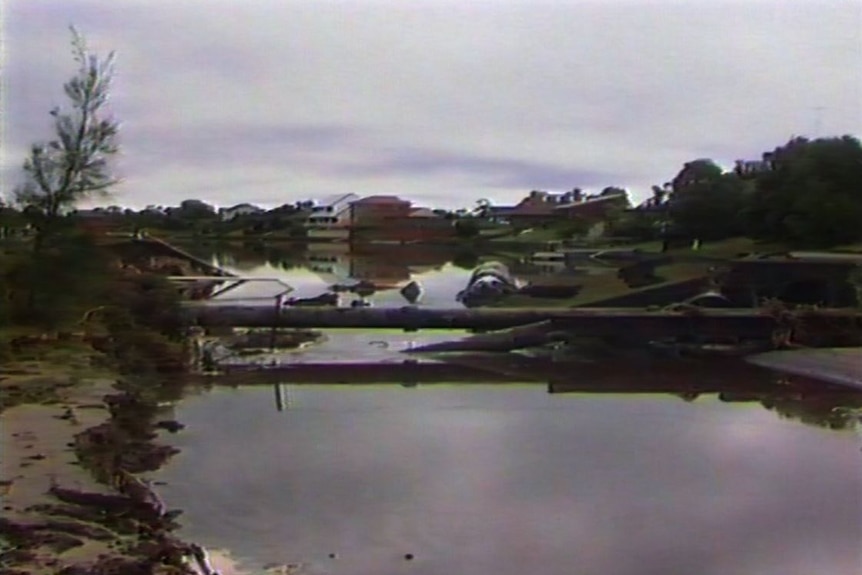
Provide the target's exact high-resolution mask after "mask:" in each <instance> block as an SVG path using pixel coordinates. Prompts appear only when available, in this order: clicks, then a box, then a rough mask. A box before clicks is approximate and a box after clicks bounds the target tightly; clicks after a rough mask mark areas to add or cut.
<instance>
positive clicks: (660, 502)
mask: <svg viewBox="0 0 862 575" xmlns="http://www.w3.org/2000/svg"><path fill="white" fill-rule="evenodd" d="M270 267H271V266H270ZM451 267H452V266H450V267H447V266H446V265H444V266H443V267H442V268H441V269H440V270H437V271H433V272H430V273H431V274H432V275H429V276H427V277H426V279H428V278H435V277H436V278H438V280H437V281H440V284H441V285H448V284H449V283H458V282H456V281H455V280H456V279H459V278H460V275H459V278H454V279H453V278H452V277H451V276H445V275H443V276H440V275H437V276H434V275H433V274H434V273H436V274H446V273H448V272H447V270H449V269H450V268H451ZM249 271H254V270H249ZM249 271H246V272H244V273H249ZM272 271H273V270H272V269H264V270H261V269H257V270H256V272H259V273H261V275H267V274H271V273H272ZM461 271H464V270H461ZM426 273H429V272H426ZM455 273H460V272H455ZM467 273H469V272H466V271H465V274H464V275H466V274H467ZM302 274H307V271H305V270H298V271H297V272H295V274H294V275H293V276H291V280H289V281H292V282H293V281H295V280H296V278H298V277H305V276H303V275H302ZM441 277H442V278H446V279H445V281H443V280H440V279H439V278H441ZM324 283H326V282H324ZM328 283H331V282H328ZM306 287H308V284H306ZM318 287H320V286H319V285H318V284H311V287H310V288H309V289H310V290H311V291H314V290H316V289H317V288H318ZM461 287H463V285H458V286H456V290H455V291H457V289H461ZM300 288H301V286H300ZM300 288H298V289H300ZM301 289H304V288H301ZM426 289H427V287H426ZM439 294H440V292H437V295H439ZM302 295H303V296H305V295H315V294H313V293H308V294H302ZM441 299H448V295H444V296H441ZM442 337H446V335H445V334H436V335H426V334H424V333H423V334H392V333H389V334H385V335H379V334H362V333H359V332H353V333H346V332H334V333H332V334H330V339H329V341H328V342H326V343H325V344H323V346H321V347H320V348H319V349H317V350H314V351H312V352H310V354H311V355H309V356H307V357H306V358H305V359H304V360H303V361H306V362H308V361H313V362H331V361H350V360H352V361H365V362H368V361H377V362H395V361H396V359H403V357H404V356H403V355H398V352H399V350H401V349H404V348H405V347H409V346H410V345H412V343H413V342H415V341H423V342H424V341H428V339H429V338H431V339H433V340H439V339H441V338H442ZM448 337H452V336H451V334H448ZM380 341H386V345H380V343H379V342H380ZM375 342H376V343H375ZM343 369H344V373H345V379H349V377H350V373H351V365H350V364H345V365H344V366H343ZM660 369H661V368H660V367H659V366H656V367H655V372H652V371H650V369H645V370H644V371H643V372H642V373H641V374H640V378H639V381H638V382H637V383H638V384H639V385H640V387H641V389H644V388H649V385H648V384H649V382H650V381H651V380H652V379H653V376H654V377H655V380H656V381H658V380H659V379H661V377H660ZM613 370H614V366H613V365H609V366H608V371H610V372H613ZM585 373H586V372H585ZM590 373H595V371H594V370H593V371H591V372H590ZM762 373H766V372H762ZM561 377H562V378H563V379H562V380H563V381H566V382H571V383H572V385H573V386H574V390H576V391H577V389H580V388H579V387H578V386H579V385H580V386H582V387H583V386H585V387H589V385H588V384H589V383H590V382H588V381H583V378H579V377H578V370H577V368H569V371H568V372H566V373H565V374H563V375H562V376H561ZM585 377H587V376H585ZM589 377H593V376H592V375H590V376H589ZM691 377H692V378H695V377H696V376H694V375H692V376H691ZM732 377H733V376H731V375H728V380H730V379H731V378H732ZM769 378H772V376H771V375H770V376H769ZM511 379H512V377H508V378H504V377H502V376H501V378H500V380H501V383H473V382H471V381H461V382H458V381H452V382H448V383H438V384H434V383H428V384H424V383H420V384H419V385H418V386H414V387H406V386H402V385H398V384H397V383H390V384H378V385H363V386H347V385H309V384H303V385H297V384H290V383H286V384H284V385H283V386H281V388H280V390H279V391H280V392H281V394H282V396H283V400H284V404H283V406H282V407H283V408H282V409H281V410H279V409H278V408H277V401H276V391H275V389H274V386H272V385H267V386H247V387H236V388H232V387H224V386H223V387H214V388H212V389H210V390H208V391H205V392H203V393H200V394H196V395H193V396H190V397H187V398H186V399H184V400H183V401H182V402H181V403H180V404H179V405H177V406H176V410H175V417H176V419H177V420H179V421H181V422H182V423H184V424H185V425H186V426H187V427H186V429H184V430H183V431H182V432H180V433H179V434H177V435H176V436H171V437H170V440H171V442H172V443H173V444H175V445H177V446H178V447H179V448H180V449H181V450H182V451H181V453H180V454H179V455H177V456H176V457H175V458H174V459H173V460H172V462H171V463H170V464H169V465H168V466H166V467H165V468H164V469H163V470H162V471H161V472H160V473H159V474H158V477H156V478H157V479H159V480H161V481H164V482H165V485H163V486H162V487H160V488H159V489H160V493H161V494H162V495H163V497H164V498H165V500H166V502H167V503H168V505H169V506H170V507H173V508H180V509H182V510H183V511H184V513H183V515H182V516H181V517H180V521H181V522H182V524H183V529H182V531H181V532H180V535H181V536H183V537H186V538H188V539H190V540H193V541H196V542H198V543H200V544H202V545H204V546H206V547H207V548H209V549H223V550H228V551H229V553H230V556H231V557H232V558H233V559H234V560H235V561H236V562H237V565H238V568H239V569H240V570H241V572H245V573H253V572H259V571H260V570H261V569H263V568H264V566H266V565H268V564H297V565H299V567H298V569H297V570H296V571H295V572H296V573H331V574H350V575H372V574H373V575H386V574H390V573H392V574H402V573H403V574H423V575H437V574H439V575H451V574H454V573H464V574H467V573H469V574H486V573H487V574H494V575H523V574H524V573H541V574H549V575H555V574H560V575H563V574H565V575H571V574H573V573H577V574H579V575H591V574H596V575H599V574H600V575H608V574H612V575H629V574H631V575H642V574H653V573H654V574H657V575H658V574H661V575H666V574H669V575H675V574H680V575H685V574H691V573H697V574H701V575H710V574H715V575H719V574H720V575H725V574H754V573H756V574H758V575H793V574H799V575H809V574H812V573H824V574H827V573H828V574H830V575H856V574H858V573H862V547H860V541H862V453H860V446H862V440H860V437H859V436H858V435H857V433H856V432H855V431H854V429H853V427H854V426H852V425H850V426H847V427H846V428H845V429H838V430H836V429H829V428H828V427H827V426H824V425H818V424H817V421H816V420H817V417H819V416H815V417H808V418H806V417H805V415H804V414H803V415H800V411H801V412H805V411H806V409H808V407H807V405H806V403H805V401H803V400H798V398H796V399H787V397H784V396H782V397H783V399H776V398H774V397H771V396H768V394H767V397H764V396H763V394H762V393H761V394H760V395H759V396H758V397H756V398H754V399H751V400H747V401H729V400H727V398H724V400H720V399H719V398H718V397H717V396H716V394H703V395H700V396H699V397H697V398H694V396H693V395H692V396H689V397H688V400H687V401H686V400H684V399H682V398H681V397H678V396H677V395H685V394H683V393H680V394H677V395H672V394H656V393H639V394H621V393H616V394H607V393H605V394H602V393H583V392H580V393H554V394H551V393H549V386H548V385H544V384H541V383H523V384H519V383H511V381H510V380H511ZM505 380H509V382H508V383H502V382H503V381H505ZM710 381H711V383H710V385H718V386H719V387H721V385H722V381H721V376H720V375H717V376H714V377H713V378H712V379H711V380H710ZM716 381H717V383H716ZM688 383H690V384H691V385H692V386H694V387H696V386H697V384H698V381H695V380H694V379H692V381H690V382H687V381H686V380H685V376H683V377H682V378H681V380H680V382H679V387H680V389H681V390H683V391H684V390H685V389H686V386H687V384H688ZM727 383H728V385H729V386H732V387H734V389H736V390H737V391H738V389H739V386H740V382H739V381H728V382H727ZM743 387H744V385H743ZM780 393H784V392H780ZM739 395H740V394H739V393H737V397H738V396H739ZM742 395H745V394H742ZM785 395H787V394H785ZM791 395H792V394H791ZM788 397H789V396H788ZM853 401H854V402H856V403H853V402H850V403H853V405H855V406H858V405H862V403H859V401H858V397H855V398H853ZM836 405H837V406H838V407H839V408H840V406H841V402H840V401H838V403H836ZM767 408H770V409H767ZM811 409H812V410H813V411H817V412H818V413H820V414H822V413H831V412H833V411H834V409H833V408H832V407H831V404H828V405H827V406H826V408H825V410H824V408H823V402H822V401H820V402H819V404H818V406H817V409H814V407H811ZM804 420H805V421H804ZM408 557H410V558H409V559H408Z"/></svg>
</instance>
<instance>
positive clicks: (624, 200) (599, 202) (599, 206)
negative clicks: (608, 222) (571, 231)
mask: <svg viewBox="0 0 862 575" xmlns="http://www.w3.org/2000/svg"><path fill="white" fill-rule="evenodd" d="M628 205H629V200H628V197H627V195H626V193H625V192H619V193H612V194H597V195H593V196H586V197H584V198H583V199H581V201H578V202H571V203H568V204H562V205H559V206H556V207H555V208H554V212H555V213H559V214H563V215H564V216H565V217H567V218H580V219H584V220H587V221H591V222H599V221H602V220H604V219H605V218H607V217H608V216H609V215H610V213H611V212H613V211H614V210H619V209H626V208H627V207H628Z"/></svg>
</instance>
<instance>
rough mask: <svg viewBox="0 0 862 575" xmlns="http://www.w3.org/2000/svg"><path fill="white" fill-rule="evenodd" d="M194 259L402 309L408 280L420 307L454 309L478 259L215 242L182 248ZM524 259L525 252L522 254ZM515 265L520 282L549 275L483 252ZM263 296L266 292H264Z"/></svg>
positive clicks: (444, 251)
mask: <svg viewBox="0 0 862 575" xmlns="http://www.w3.org/2000/svg"><path fill="white" fill-rule="evenodd" d="M183 247H184V248H185V249H188V250H189V251H191V252H193V253H194V254H195V255H197V256H198V257H201V258H204V259H207V260H211V261H213V262H214V263H215V264H216V265H219V266H221V267H224V268H226V269H229V270H231V271H233V272H235V273H238V274H240V275H243V276H260V277H278V278H280V279H282V280H284V281H286V282H287V283H289V284H290V285H291V286H293V287H294V288H296V289H295V292H293V294H292V295H294V296H295V297H300V298H307V297H315V296H318V295H320V294H321V293H323V292H326V291H328V290H330V289H332V288H336V290H340V289H342V288H343V287H345V286H355V285H357V284H360V285H362V286H367V287H370V288H371V289H370V292H368V294H362V295H371V294H373V297H371V298H370V300H371V302H372V303H373V304H374V305H384V306H386V305H398V306H400V305H405V304H406V303H408V302H409V298H408V299H407V300H405V297H403V296H402V295H401V294H400V293H399V290H401V289H403V288H404V287H405V286H407V285H408V284H409V283H410V282H411V281H414V280H415V281H418V282H419V285H420V286H421V287H422V288H423V292H424V296H423V299H422V302H421V303H422V305H423V306H430V307H452V306H457V305H458V304H457V302H456V298H455V296H456V295H457V293H458V292H459V291H460V290H462V289H463V288H464V286H465V285H466V283H467V280H468V278H469V275H470V273H471V271H472V270H473V269H474V268H475V267H476V266H477V265H478V264H479V263H480V256H479V254H477V253H473V252H470V251H467V250H465V249H464V248H458V247H447V246H420V245H364V246H354V247H352V248H351V246H349V245H347V244H342V243H330V244H325V243H324V244H307V245H300V244H286V245H284V246H262V245H260V246H252V245H244V244H218V245H197V246H183ZM525 255H526V254H525ZM483 257H485V258H494V259H499V260H501V261H505V262H511V263H512V265H516V267H517V269H518V270H519V273H520V274H522V275H523V276H524V277H525V278H532V279H535V278H536V277H539V276H540V275H542V274H546V273H549V272H547V271H542V269H541V268H539V267H535V266H529V265H526V264H523V263H517V262H518V261H519V259H520V257H521V256H515V255H508V256H506V255H503V256H500V255H494V254H485V255H484V256H483ZM267 289H269V288H267V287H266V286H261V285H260V284H256V285H255V284H248V285H245V286H243V287H242V288H241V289H240V290H235V291H234V292H233V293H231V298H232V299H233V300H236V299H245V298H256V297H262V291H266V290H267ZM267 293H268V292H267Z"/></svg>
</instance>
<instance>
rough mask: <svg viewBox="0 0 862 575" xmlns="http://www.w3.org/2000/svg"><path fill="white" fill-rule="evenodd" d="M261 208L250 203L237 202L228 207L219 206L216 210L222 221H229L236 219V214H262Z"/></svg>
mask: <svg viewBox="0 0 862 575" xmlns="http://www.w3.org/2000/svg"><path fill="white" fill-rule="evenodd" d="M265 211H266V210H264V209H263V208H259V207H257V206H253V205H251V204H237V205H235V206H233V207H230V208H221V209H220V210H219V211H218V214H219V217H220V218H221V220H222V221H223V222H229V221H231V220H233V219H236V218H237V217H238V216H247V215H252V214H262V213H263V212H265Z"/></svg>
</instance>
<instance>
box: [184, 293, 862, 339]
mask: <svg viewBox="0 0 862 575" xmlns="http://www.w3.org/2000/svg"><path fill="white" fill-rule="evenodd" d="M184 314H185V319H186V320H187V321H188V322H189V323H191V324H197V325H200V326H203V327H217V326H231V327H250V328H255V327H258V328H259V327H285V328H359V329H380V328H388V329H393V328H395V329H403V330H405V331H416V330H419V329H474V330H485V331H492V330H499V329H508V328H513V327H517V326H524V325H527V324H533V323H540V322H545V321H549V322H552V324H553V328H554V329H561V330H565V331H566V332H568V333H569V334H570V335H577V336H601V337H605V336H613V337H617V338H619V339H620V340H621V341H626V340H631V341H637V340H644V339H656V338H664V337H686V336H691V337H703V338H716V337H717V338H721V337H735V338H746V339H762V338H769V337H771V336H772V335H773V334H774V332H775V330H776V329H777V328H779V327H780V328H783V329H787V328H789V327H791V326H792V325H793V324H794V322H795V321H796V320H798V321H799V322H801V323H800V325H801V326H802V327H803V328H804V329H803V331H804V333H806V334H807V337H809V338H810V337H811V336H812V335H814V334H830V333H846V332H848V330H849V331H850V332H854V333H862V312H860V311H858V310H846V309H823V310H817V311H805V312H801V313H800V314H799V315H798V316H795V317H794V316H792V315H789V316H787V317H784V318H782V321H781V324H780V325H779V321H778V320H777V319H776V318H775V317H774V316H773V315H770V314H768V313H764V312H762V311H760V310H757V309H707V308H695V309H682V310H679V311H649V310H642V309H640V310H639V309H631V308H565V309H535V308H505V309H504V308H497V309H487V308H483V309H464V308H458V309H419V308H415V307H403V308H391V309H387V308H297V307H285V308H281V309H279V310H278V311H276V310H275V308H273V307H271V306H226V305H212V304H207V303H201V302H189V303H187V304H185V306H184Z"/></svg>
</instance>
